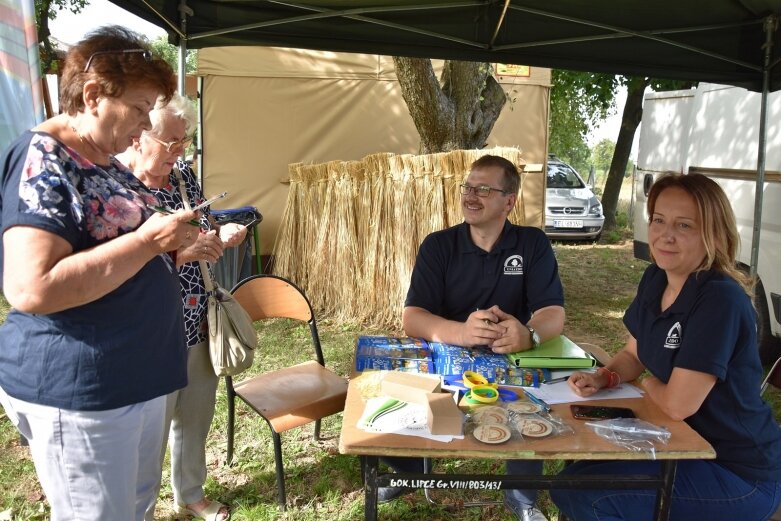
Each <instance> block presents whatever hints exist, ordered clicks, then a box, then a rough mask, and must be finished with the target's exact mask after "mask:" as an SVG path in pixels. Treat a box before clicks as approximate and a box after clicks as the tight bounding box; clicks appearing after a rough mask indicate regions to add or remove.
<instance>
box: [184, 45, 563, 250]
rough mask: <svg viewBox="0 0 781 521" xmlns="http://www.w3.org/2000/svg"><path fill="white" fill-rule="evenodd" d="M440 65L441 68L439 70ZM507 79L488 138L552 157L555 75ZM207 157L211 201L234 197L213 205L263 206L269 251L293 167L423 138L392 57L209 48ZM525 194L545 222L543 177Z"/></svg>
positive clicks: (204, 69)
mask: <svg viewBox="0 0 781 521" xmlns="http://www.w3.org/2000/svg"><path fill="white" fill-rule="evenodd" d="M436 66H440V67H441V64H437V63H435V67H436ZM530 70H531V73H530V75H529V77H517V78H506V77H503V78H500V83H502V85H503V87H504V88H505V90H506V91H507V92H508V93H509V98H510V100H514V101H510V102H508V104H507V105H506V106H505V109H504V110H503V111H502V114H501V116H500V117H499V120H498V121H497V123H496V125H495V127H494V131H493V133H492V135H491V138H490V140H489V143H488V144H489V145H490V146H516V147H519V148H520V149H521V150H522V151H523V153H522V155H523V158H524V159H525V160H526V162H527V163H531V164H542V163H543V162H544V159H545V154H546V151H547V122H548V99H549V89H550V71H549V70H548V69H540V68H534V67H532V68H531V69H530ZM198 75H199V76H203V77H204V81H203V87H202V91H201V101H202V118H203V119H202V121H203V159H202V163H201V173H202V179H203V185H204V190H205V192H206V194H207V195H209V194H212V193H217V192H219V191H223V190H227V191H228V192H229V193H230V195H229V197H228V198H226V199H225V200H224V201H222V202H221V203H220V204H215V205H214V208H235V207H239V206H244V205H252V206H256V207H257V208H258V210H260V212H261V213H262V214H263V222H262V223H261V225H260V239H261V253H263V254H264V255H266V254H270V253H271V251H272V248H273V245H274V240H275V237H276V234H277V230H278V228H279V226H280V218H281V217H282V211H283V209H284V207H285V202H286V200H287V192H288V184H287V183H286V181H287V177H288V165H289V164H291V163H305V164H310V163H323V162H327V161H332V160H358V159H361V158H363V157H365V156H367V155H369V154H373V153H378V152H393V153H397V154H410V153H412V154H414V153H417V151H418V142H419V138H418V134H417V131H416V130H415V127H414V125H413V123H412V119H411V118H410V116H409V113H408V112H407V107H406V104H405V103H404V100H403V99H402V96H401V91H400V88H399V86H398V83H397V82H396V79H395V75H394V73H393V61H392V60H391V58H390V57H387V56H378V55H367V54H349V53H332V52H324V51H308V50H301V49H282V48H273V47H214V48H207V49H201V50H200V51H199V57H198ZM527 182H528V185H526V186H525V189H527V190H530V192H538V193H539V199H538V200H539V204H529V205H527V206H526V207H525V210H526V223H527V224H530V225H533V226H542V225H543V223H544V213H543V206H544V192H545V190H544V179H543V176H542V173H541V171H540V172H538V173H537V175H532V176H530V177H529V179H528V180H527Z"/></svg>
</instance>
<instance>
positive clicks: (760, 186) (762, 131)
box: [749, 15, 778, 278]
mask: <svg viewBox="0 0 781 521" xmlns="http://www.w3.org/2000/svg"><path fill="white" fill-rule="evenodd" d="M777 26H778V17H777V16H776V15H770V16H768V17H767V18H765V21H764V24H763V29H764V31H765V45H764V51H765V56H764V60H763V66H762V97H761V101H760V109H759V144H758V146H757V183H756V187H755V188H754V228H753V233H752V236H751V266H750V268H749V269H750V272H749V273H750V275H751V277H752V278H754V277H756V275H757V264H758V263H759V236H760V230H761V229H762V203H763V200H764V195H765V193H764V192H765V190H764V188H765V155H766V152H767V150H766V147H767V96H768V92H769V91H770V69H771V65H770V60H771V58H772V56H773V38H774V34H775V31H776V27H777Z"/></svg>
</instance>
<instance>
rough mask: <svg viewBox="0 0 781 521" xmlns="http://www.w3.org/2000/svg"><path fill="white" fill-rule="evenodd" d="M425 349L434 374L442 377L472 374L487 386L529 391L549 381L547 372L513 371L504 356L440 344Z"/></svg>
mask: <svg viewBox="0 0 781 521" xmlns="http://www.w3.org/2000/svg"><path fill="white" fill-rule="evenodd" d="M429 346H430V347H431V351H432V355H433V358H434V367H435V369H436V372H437V374H441V375H443V376H461V375H463V374H464V371H474V372H476V373H478V374H480V375H482V376H484V377H485V378H486V379H487V380H488V381H489V382H496V383H498V384H506V385H524V386H530V387H539V385H540V383H542V382H543V381H545V380H548V379H550V371H549V370H548V369H522V368H519V367H514V366H513V365H512V364H511V363H510V361H509V360H508V359H507V356H505V355H500V354H496V353H493V352H491V351H490V350H487V349H485V348H480V347H473V348H466V347H460V346H454V345H451V344H443V343H441V342H430V343H429Z"/></svg>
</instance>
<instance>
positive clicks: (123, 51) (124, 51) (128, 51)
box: [82, 49, 152, 72]
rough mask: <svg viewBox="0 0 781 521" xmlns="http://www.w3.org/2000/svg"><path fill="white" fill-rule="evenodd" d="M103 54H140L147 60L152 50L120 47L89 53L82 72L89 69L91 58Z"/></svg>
mask: <svg viewBox="0 0 781 521" xmlns="http://www.w3.org/2000/svg"><path fill="white" fill-rule="evenodd" d="M104 54H140V55H141V56H142V57H143V58H144V60H145V61H147V62H151V61H152V51H150V50H148V49H121V50H118V51H98V52H95V53H92V54H91V55H90V57H89V58H88V59H87V63H86V64H85V65H84V70H83V71H82V72H87V71H88V70H89V66H90V65H92V59H93V58H94V57H95V56H102V55H104Z"/></svg>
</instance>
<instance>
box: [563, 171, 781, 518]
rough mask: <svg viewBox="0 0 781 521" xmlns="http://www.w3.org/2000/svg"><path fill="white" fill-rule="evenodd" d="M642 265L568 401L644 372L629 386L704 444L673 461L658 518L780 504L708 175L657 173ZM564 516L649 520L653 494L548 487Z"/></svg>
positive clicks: (771, 428)
mask: <svg viewBox="0 0 781 521" xmlns="http://www.w3.org/2000/svg"><path fill="white" fill-rule="evenodd" d="M648 215H649V216H650V222H649V224H648V243H649V246H650V248H651V254H652V258H653V261H654V264H652V265H651V266H649V267H648V269H647V270H646V272H645V274H644V275H643V278H642V280H641V281H640V286H639V287H638V289H637V296H636V297H635V300H634V301H633V302H632V304H631V305H630V306H629V309H627V311H626V313H625V315H624V324H625V325H626V327H627V329H628V330H629V333H630V337H629V341H628V342H627V343H626V346H625V347H624V348H623V349H622V350H621V351H620V352H619V353H618V354H617V355H616V356H615V357H614V358H613V359H612V360H611V361H610V363H609V364H608V365H607V366H606V367H605V368H601V369H600V370H599V371H598V372H597V373H581V372H576V373H574V374H573V375H572V376H571V377H570V379H569V385H570V387H571V388H572V389H573V390H574V391H575V393H577V394H578V395H580V396H590V395H592V394H593V393H595V392H596V391H597V390H599V389H602V388H605V387H613V386H615V385H617V384H618V383H619V382H627V381H630V380H634V379H636V378H638V377H640V376H641V375H642V374H643V373H644V372H645V371H646V370H647V371H648V373H650V375H649V376H647V377H645V378H644V379H643V380H641V382H640V385H641V386H642V387H643V389H645V392H646V393H647V394H648V397H649V398H650V399H651V400H653V401H654V403H656V405H658V406H659V408H660V409H661V410H662V411H664V412H665V413H667V415H668V416H670V417H671V418H673V419H674V420H684V421H686V422H687V423H688V424H689V425H690V426H691V427H692V428H693V429H694V430H695V431H697V432H698V433H699V434H700V435H701V436H702V437H703V438H705V439H706V440H707V441H708V442H709V443H710V444H711V445H713V448H714V449H715V450H716V459H715V460H685V461H680V462H679V463H678V469H677V473H676V475H675V482H674V486H673V493H672V498H671V509H670V519H674V520H675V519H679V520H688V519H708V520H709V521H720V520H725V521H726V520H729V521H732V520H734V519H740V520H741V521H750V520H765V519H768V518H769V517H770V516H771V515H772V514H773V512H775V511H776V509H777V508H778V505H779V504H781V428H779V426H778V424H777V423H776V421H775V419H774V418H773V412H772V410H771V409H770V407H769V406H768V404H767V403H765V402H764V401H763V400H762V398H761V397H760V394H759V386H760V381H761V378H762V367H761V365H760V362H759V353H758V350H757V317H756V312H755V311H754V308H753V306H752V301H751V297H752V293H753V292H752V284H751V281H750V279H749V278H748V277H747V276H746V275H745V274H744V273H743V272H742V271H740V269H739V268H738V265H737V262H736V256H737V252H738V246H739V240H738V232H737V226H736V224H735V216H734V214H733V212H732V207H731V206H730V203H729V200H728V199H727V196H726V195H725V194H724V192H723V191H722V189H721V187H719V185H718V184H717V183H716V182H715V181H713V180H712V179H710V178H708V177H706V176H703V175H699V174H690V175H669V176H665V177H662V178H661V179H659V180H658V181H657V182H656V183H655V184H654V185H653V186H652V187H651V191H650V193H649V195H648ZM564 473H566V474H568V475H572V476H577V475H578V474H658V473H659V462H656V461H646V462H640V461H616V462H611V461H607V462H594V461H588V462H587V461H582V462H578V463H575V464H573V465H571V466H569V467H567V468H566V469H565V470H564ZM551 497H552V499H553V501H554V502H555V503H556V505H558V506H559V508H560V509H561V510H562V512H563V513H565V514H566V515H567V517H569V518H571V519H574V520H575V521H584V520H597V519H599V520H608V519H609V520H616V519H629V520H632V519H650V517H651V516H652V514H653V511H654V505H655V500H656V492H655V491H654V490H553V491H551Z"/></svg>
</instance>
